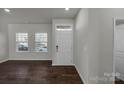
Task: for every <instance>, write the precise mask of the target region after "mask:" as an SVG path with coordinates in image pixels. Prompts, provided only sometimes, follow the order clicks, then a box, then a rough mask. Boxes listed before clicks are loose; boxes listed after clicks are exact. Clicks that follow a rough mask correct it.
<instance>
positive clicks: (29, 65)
mask: <svg viewBox="0 0 124 93" xmlns="http://www.w3.org/2000/svg"><path fill="white" fill-rule="evenodd" d="M51 64H52V61H40V60H39V61H31V60H29V61H24V60H23V61H20V60H18V61H14V60H10V61H7V62H4V63H1V64H0V83H1V84H82V83H83V82H82V81H81V78H80V76H79V74H78V72H77V71H76V69H75V67H74V66H52V65H51Z"/></svg>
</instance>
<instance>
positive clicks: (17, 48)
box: [15, 32, 30, 52]
mask: <svg viewBox="0 0 124 93" xmlns="http://www.w3.org/2000/svg"><path fill="white" fill-rule="evenodd" d="M18 33H26V34H27V39H28V40H27V41H26V43H27V44H28V50H27V51H19V47H17V43H21V42H19V41H17V34H18ZM15 38H16V39H15V42H16V52H29V51H30V50H29V34H28V32H16V33H15Z"/></svg>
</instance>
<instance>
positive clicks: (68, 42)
mask: <svg viewBox="0 0 124 93" xmlns="http://www.w3.org/2000/svg"><path fill="white" fill-rule="evenodd" d="M55 33H56V38H55V41H56V42H55V43H56V46H55V47H56V52H55V53H56V58H55V60H56V63H57V64H58V65H72V63H73V62H72V61H73V60H72V59H73V58H72V55H73V54H72V53H73V46H72V44H73V43H72V42H73V30H72V25H71V27H70V28H68V27H67V28H64V29H57V28H56V30H55Z"/></svg>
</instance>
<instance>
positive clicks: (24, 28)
mask: <svg viewBox="0 0 124 93" xmlns="http://www.w3.org/2000/svg"><path fill="white" fill-rule="evenodd" d="M16 32H28V34H29V38H30V41H29V44H30V45H29V47H30V48H31V49H34V43H33V42H34V41H33V40H34V36H32V35H33V34H35V32H47V33H48V52H34V51H29V52H16V42H15V41H16V38H15V37H16ZM51 36H52V25H51V24H9V59H10V60H23V59H25V60H51V59H52V58H51V54H52V39H51V38H52V37H51Z"/></svg>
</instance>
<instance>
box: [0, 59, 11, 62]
mask: <svg viewBox="0 0 124 93" xmlns="http://www.w3.org/2000/svg"><path fill="white" fill-rule="evenodd" d="M8 60H9V59H4V60H1V61H0V63H3V62H6V61H8Z"/></svg>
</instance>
